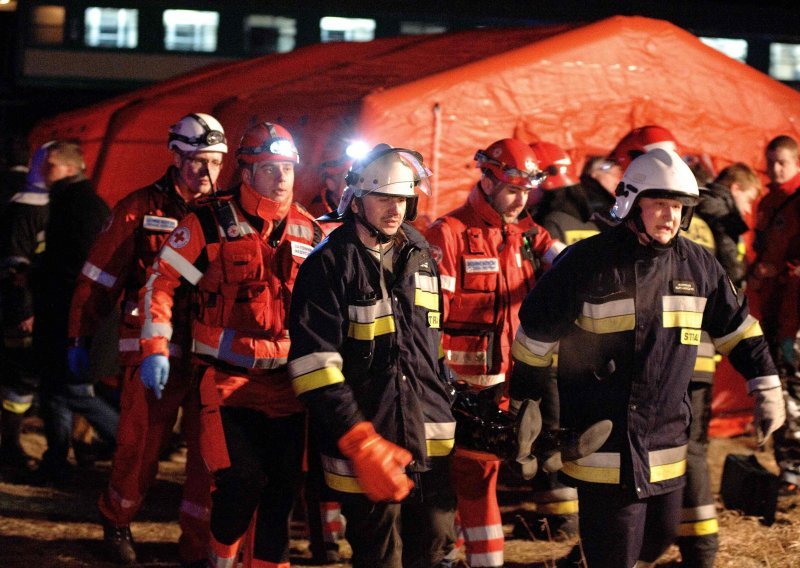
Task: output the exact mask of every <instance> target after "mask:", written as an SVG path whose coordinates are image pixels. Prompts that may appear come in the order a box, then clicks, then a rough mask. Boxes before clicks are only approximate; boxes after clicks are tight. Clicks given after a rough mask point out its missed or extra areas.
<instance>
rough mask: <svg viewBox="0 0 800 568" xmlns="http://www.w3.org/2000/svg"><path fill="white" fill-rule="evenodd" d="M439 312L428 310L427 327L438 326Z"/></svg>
mask: <svg viewBox="0 0 800 568" xmlns="http://www.w3.org/2000/svg"><path fill="white" fill-rule="evenodd" d="M440 319H441V314H440V313H439V312H428V327H432V328H436V329H438V328H439V320H440Z"/></svg>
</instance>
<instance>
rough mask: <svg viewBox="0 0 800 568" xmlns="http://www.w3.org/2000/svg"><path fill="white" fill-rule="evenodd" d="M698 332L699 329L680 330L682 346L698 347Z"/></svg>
mask: <svg viewBox="0 0 800 568" xmlns="http://www.w3.org/2000/svg"><path fill="white" fill-rule="evenodd" d="M700 333H701V332H700V330H699V329H689V328H686V327H684V328H682V329H681V343H682V344H683V345H700Z"/></svg>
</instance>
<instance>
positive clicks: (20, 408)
mask: <svg viewBox="0 0 800 568" xmlns="http://www.w3.org/2000/svg"><path fill="white" fill-rule="evenodd" d="M32 405H33V403H32V402H15V401H13V400H6V399H4V400H3V410H7V411H8V412H11V413H12V414H25V413H26V412H27V411H28V409H29V408H30V407H31V406H32Z"/></svg>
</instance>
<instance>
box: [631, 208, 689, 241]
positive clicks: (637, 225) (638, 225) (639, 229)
mask: <svg viewBox="0 0 800 568" xmlns="http://www.w3.org/2000/svg"><path fill="white" fill-rule="evenodd" d="M631 223H632V224H633V227H632V228H633V229H634V231H636V234H637V235H643V236H644V238H645V240H646V241H647V244H646V245H645V246H649V247H652V248H654V249H655V250H667V249H669V248H672V245H673V244H675V237H677V236H678V235H677V234H676V235H675V237H672V238H671V239H670V240H669V242H668V243H667V244H661V243H660V242H658V241H657V240H655V239H654V238H653V237H651V236H650V233H648V232H647V229H645V227H644V222H643V221H642V216H641V214H640V213H639V212H637V213H636V215H635V216H634V217H633V219H631ZM629 226H630V225H629Z"/></svg>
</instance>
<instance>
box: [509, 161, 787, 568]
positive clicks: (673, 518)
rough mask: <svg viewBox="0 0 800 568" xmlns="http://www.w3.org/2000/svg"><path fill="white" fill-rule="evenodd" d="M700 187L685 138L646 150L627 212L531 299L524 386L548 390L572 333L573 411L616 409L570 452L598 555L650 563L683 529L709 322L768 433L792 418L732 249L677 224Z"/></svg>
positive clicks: (585, 528)
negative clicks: (598, 437) (593, 438)
mask: <svg viewBox="0 0 800 568" xmlns="http://www.w3.org/2000/svg"><path fill="white" fill-rule="evenodd" d="M697 200H698V190H697V182H696V181H695V179H694V176H693V174H692V172H691V170H690V169H689V167H688V166H687V165H686V164H685V163H684V162H683V161H682V160H681V159H680V156H678V155H677V154H676V153H675V152H672V151H669V150H663V149H661V148H657V149H655V150H652V151H650V152H648V153H647V154H645V155H642V156H640V157H638V158H636V159H635V160H634V161H633V162H632V163H631V165H630V166H629V167H628V169H627V171H626V172H625V175H624V177H623V179H622V182H621V183H620V186H619V187H618V189H617V198H616V204H615V208H614V214H615V216H616V217H617V218H618V219H620V220H621V223H620V224H619V225H618V226H616V227H614V228H612V229H611V230H609V231H606V232H605V233H602V234H600V235H597V236H595V237H591V238H589V239H586V240H583V241H580V242H579V243H576V244H575V245H573V246H572V247H570V248H569V249H567V251H565V252H564V253H563V254H562V255H561V256H560V257H559V259H558V260H557V261H556V263H555V265H554V266H553V267H552V268H551V269H550V271H548V272H547V273H545V275H544V276H543V277H542V279H541V280H540V281H539V283H538V284H537V286H536V288H534V289H533V291H532V292H531V293H530V295H529V296H528V298H526V300H525V302H524V303H523V305H522V309H521V311H520V322H521V324H520V330H519V332H518V334H517V339H516V342H515V346H514V356H515V358H516V359H517V361H516V364H515V367H514V371H513V373H512V376H511V384H510V389H511V390H510V395H511V397H512V399H523V398H538V392H537V391H538V390H539V388H540V387H539V385H538V381H537V379H538V377H539V376H541V375H545V376H546V375H547V370H548V367H549V366H550V365H551V363H552V350H553V348H554V347H555V345H556V344H557V343H559V346H560V348H559V362H558V384H559V395H560V399H561V421H562V424H563V425H564V426H567V427H574V428H581V427H585V426H587V425H589V424H591V423H593V422H596V421H597V420H599V419H602V418H607V419H610V420H612V421H613V422H614V429H613V430H612V433H611V436H610V437H609V439H608V441H607V442H606V444H605V445H604V446H603V447H602V448H601V449H600V451H598V452H597V453H595V454H592V455H590V456H588V457H585V458H581V459H578V460H576V461H574V462H570V463H566V464H564V472H565V473H567V474H568V475H569V476H571V477H572V478H573V479H575V480H576V482H577V483H578V499H579V503H580V511H581V514H580V532H581V536H582V541H583V548H584V551H585V553H586V557H587V560H588V563H589V566H592V568H597V567H606V566H619V567H625V568H630V567H631V566H634V565H636V566H651V565H653V564H654V563H655V561H656V560H657V559H658V557H659V556H660V555H661V553H662V552H663V551H664V550H665V549H666V548H667V546H669V544H670V543H671V542H672V541H673V540H674V539H675V536H676V533H677V528H678V524H679V520H680V510H681V499H682V491H681V489H682V486H683V483H684V478H683V474H684V470H685V467H686V451H687V441H688V428H689V422H690V419H691V416H690V411H689V405H688V400H687V396H688V395H687V387H688V385H689V381H690V379H691V376H692V372H693V367H694V362H695V359H696V356H697V346H698V345H699V343H700V333H701V330H706V331H708V333H709V334H710V336H711V337H712V339H713V340H714V344H715V346H716V348H717V350H718V351H719V352H721V353H723V354H726V355H728V357H729V358H730V360H731V362H732V363H733V365H734V367H735V368H736V369H737V370H738V371H739V372H740V373H741V374H742V375H743V376H744V377H745V378H746V379H747V381H748V390H749V392H750V393H751V394H752V395H753V396H754V397H755V399H756V405H755V426H756V430H757V433H758V437H759V443H761V444H763V443H764V442H765V441H766V438H767V437H768V436H769V434H770V433H772V432H773V431H774V430H775V429H777V428H778V427H779V426H780V425H781V424H782V423H783V421H784V419H785V410H784V407H783V399H782V394H781V389H780V382H779V380H778V376H777V372H776V369H775V366H774V364H773V362H772V360H771V358H770V356H769V351H768V348H767V344H766V342H765V341H764V338H763V335H762V333H761V328H760V326H759V324H758V321H757V320H755V318H753V317H752V316H750V315H749V313H748V309H747V305H746V302H744V301H743V302H742V303H741V304H740V303H739V299H738V298H737V294H736V290H735V288H734V287H733V285H732V284H731V282H730V279H729V278H728V277H727V275H726V274H725V271H724V269H723V268H722V266H720V264H719V262H717V261H716V259H714V258H713V256H712V255H711V254H710V253H709V252H708V251H706V250H704V249H703V248H701V247H700V246H698V245H696V244H694V243H692V242H690V241H688V240H687V239H685V238H682V237H678V236H677V234H678V230H679V229H680V228H682V227H687V226H688V223H689V220H690V218H691V213H692V209H693V207H694V206H695V205H696V203H697Z"/></svg>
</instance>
